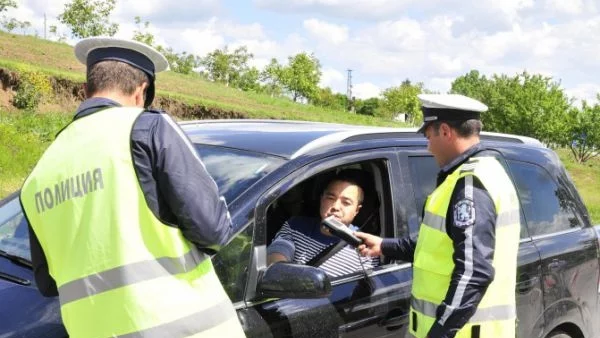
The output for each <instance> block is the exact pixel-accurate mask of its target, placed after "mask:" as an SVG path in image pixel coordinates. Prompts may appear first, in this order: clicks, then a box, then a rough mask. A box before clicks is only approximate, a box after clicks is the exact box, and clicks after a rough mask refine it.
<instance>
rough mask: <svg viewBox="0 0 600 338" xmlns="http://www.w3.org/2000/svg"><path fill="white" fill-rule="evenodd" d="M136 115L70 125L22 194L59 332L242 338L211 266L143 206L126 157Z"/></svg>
mask: <svg viewBox="0 0 600 338" xmlns="http://www.w3.org/2000/svg"><path fill="white" fill-rule="evenodd" d="M142 111H143V110H142V109H140V108H108V109H105V110H102V111H99V112H96V113H94V114H91V115H88V116H85V117H81V118H79V119H77V120H75V121H73V122H72V123H71V124H70V125H69V126H68V127H67V128H66V129H64V130H63V131H62V132H61V133H60V134H59V135H58V137H57V139H56V140H55V141H54V142H53V143H52V144H51V145H50V147H49V148H48V150H47V151H46V152H45V153H44V155H43V156H42V158H41V159H40V161H39V162H38V163H37V165H36V167H35V168H34V169H33V172H32V173H31V174H30V176H29V177H28V178H27V180H26V181H25V183H24V185H23V188H22V191H21V201H22V204H23V207H24V211H25V214H26V216H27V218H28V220H29V221H30V223H31V226H32V228H33V230H34V232H35V234H36V235H37V237H38V239H39V242H40V244H41V246H42V249H43V250H44V254H45V256H46V259H47V261H48V268H49V272H50V275H51V276H52V277H53V278H54V280H55V281H56V283H57V286H58V293H59V299H60V304H61V315H62V320H63V323H64V325H65V327H66V329H67V331H68V333H69V335H70V336H71V337H113V336H119V337H243V336H244V332H243V330H242V328H241V325H240V322H239V321H238V318H237V315H236V312H235V310H234V308H233V305H232V303H231V301H230V299H229V297H228V296H227V294H226V293H225V291H224V289H223V287H222V285H221V283H220V281H219V279H218V278H217V275H216V274H215V272H214V270H213V266H212V262H211V260H210V257H209V256H207V255H205V254H203V253H201V252H199V251H198V250H197V249H196V247H195V246H194V245H193V244H192V243H190V242H189V241H187V240H186V239H185V238H184V237H183V235H182V233H181V231H180V230H179V229H178V228H176V227H172V226H167V225H165V224H164V223H162V222H161V221H160V220H159V219H158V218H157V217H156V216H155V215H154V214H153V212H152V211H151V210H150V208H149V207H148V205H147V203H146V201H145V197H144V194H143V192H142V190H141V187H140V185H139V182H138V178H137V176H136V173H135V169H134V164H133V159H132V154H131V148H130V144H131V141H130V140H131V132H132V128H133V124H134V122H135V120H136V119H137V117H138V116H139V115H140V114H141V113H142Z"/></svg>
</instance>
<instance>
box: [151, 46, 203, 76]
mask: <svg viewBox="0 0 600 338" xmlns="http://www.w3.org/2000/svg"><path fill="white" fill-rule="evenodd" d="M155 48H156V50H157V51H159V52H160V53H162V55H164V56H165V58H166V59H167V62H168V63H169V68H170V69H171V70H172V71H174V72H175V73H180V74H191V73H192V72H193V71H194V69H196V68H198V67H200V57H198V56H196V55H194V54H188V53H187V52H182V53H177V52H175V51H174V50H173V48H171V47H167V48H165V47H163V46H155Z"/></svg>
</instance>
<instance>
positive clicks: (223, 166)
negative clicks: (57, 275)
mask: <svg viewBox="0 0 600 338" xmlns="http://www.w3.org/2000/svg"><path fill="white" fill-rule="evenodd" d="M195 146H196V150H197V151H198V153H199V154H200V157H201V158H202V162H204V165H205V166H206V170H208V172H209V173H210V175H211V176H212V177H213V178H214V180H215V181H216V183H217V186H218V187H219V192H220V193H221V195H223V196H224V197H225V199H226V200H227V202H228V203H231V202H232V201H233V200H235V199H236V198H237V197H238V196H239V195H240V194H241V193H243V192H244V191H245V190H246V189H248V188H249V187H250V186H251V185H252V184H254V183H256V182H257V181H258V180H260V179H261V178H262V177H264V176H265V175H266V174H268V173H269V172H271V171H272V170H273V169H275V168H276V167H277V166H278V165H280V164H281V163H282V162H283V160H282V159H280V158H277V157H273V156H268V155H264V154H259V153H253V152H247V151H242V150H237V149H231V148H224V147H218V146H208V145H200V144H196V145H195ZM0 250H2V251H5V252H6V253H8V254H10V255H14V256H18V257H22V258H25V259H27V260H31V253H30V251H29V232H28V229H27V220H26V219H25V217H24V216H23V212H22V210H21V204H20V203H19V195H18V194H14V195H13V196H10V197H7V198H6V199H5V200H4V201H2V202H0Z"/></svg>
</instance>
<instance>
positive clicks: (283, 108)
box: [0, 32, 403, 127]
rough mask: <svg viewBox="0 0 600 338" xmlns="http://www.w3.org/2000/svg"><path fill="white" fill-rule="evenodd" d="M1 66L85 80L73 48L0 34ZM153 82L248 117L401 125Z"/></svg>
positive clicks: (199, 81) (165, 79)
mask: <svg viewBox="0 0 600 338" xmlns="http://www.w3.org/2000/svg"><path fill="white" fill-rule="evenodd" d="M0 68H6V69H9V70H13V71H19V70H22V69H28V70H32V71H39V72H42V73H44V74H47V75H49V76H54V77H59V78H64V79H68V80H71V81H75V82H83V81H84V75H85V67H84V66H83V65H82V64H81V63H79V62H78V61H77V59H76V58H75V56H74V54H73V47H71V46H69V45H67V44H64V43H56V42H50V41H46V40H43V39H39V38H35V37H32V36H22V35H13V34H8V33H5V32H0ZM156 81H157V82H156V88H157V95H158V96H163V97H169V98H174V99H176V100H178V101H180V102H184V103H187V104H190V105H201V106H206V107H212V108H218V109H222V110H226V111H234V112H240V113H243V114H244V115H245V116H246V117H248V118H261V119H263V118H264V119H274V118H276V119H286V120H308V121H327V122H335V123H345V124H361V125H386V126H399V127H400V126H403V125H402V124H400V123H397V122H392V121H387V120H382V119H379V118H375V117H371V116H364V115H357V114H352V113H349V112H346V111H342V110H329V109H325V108H322V107H315V106H312V105H307V104H300V103H295V102H293V101H291V100H289V99H287V98H274V97H270V96H269V95H265V94H258V93H250V92H244V91H241V90H238V89H235V88H229V87H226V86H223V85H221V84H217V83H213V82H210V81H206V80H204V79H203V78H201V77H200V76H198V75H183V74H178V73H174V72H164V73H159V74H157V80H156ZM159 108H160V107H159ZM53 109H55V108H54V107H53Z"/></svg>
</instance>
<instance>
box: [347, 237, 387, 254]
mask: <svg viewBox="0 0 600 338" xmlns="http://www.w3.org/2000/svg"><path fill="white" fill-rule="evenodd" d="M354 235H355V236H356V237H358V238H360V239H362V240H363V244H361V245H359V246H358V248H356V250H358V252H360V254H361V255H363V256H369V257H375V256H381V242H382V241H383V240H382V239H381V237H377V236H375V235H371V234H367V233H364V232H360V231H357V232H355V233H354Z"/></svg>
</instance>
